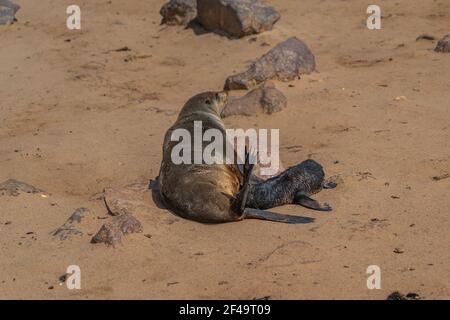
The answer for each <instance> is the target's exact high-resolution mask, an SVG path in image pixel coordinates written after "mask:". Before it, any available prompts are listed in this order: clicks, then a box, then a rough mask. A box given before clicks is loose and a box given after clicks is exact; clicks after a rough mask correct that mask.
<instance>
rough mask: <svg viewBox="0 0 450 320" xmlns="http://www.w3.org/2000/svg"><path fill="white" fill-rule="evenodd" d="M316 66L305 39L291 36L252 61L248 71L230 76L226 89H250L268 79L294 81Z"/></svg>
mask: <svg viewBox="0 0 450 320" xmlns="http://www.w3.org/2000/svg"><path fill="white" fill-rule="evenodd" d="M315 68H316V62H315V58H314V55H313V54H312V52H311V50H310V49H309V48H308V47H307V46H306V44H305V43H304V42H303V41H301V40H299V39H297V38H296V37H291V38H289V39H287V40H286V41H283V42H281V43H279V44H277V45H276V46H275V47H274V48H273V49H271V50H270V51H269V52H267V53H266V54H265V55H263V56H262V57H261V58H260V59H258V60H257V61H256V62H254V63H252V64H251V66H250V68H249V69H248V70H247V71H245V72H243V73H239V74H236V75H233V76H230V77H228V78H227V80H226V82H225V90H239V89H250V88H253V87H255V86H256V85H258V84H260V83H262V82H264V81H266V80H268V79H277V80H280V81H285V82H287V81H292V80H294V79H296V78H299V77H300V75H301V74H309V73H311V72H313V71H314V70H315Z"/></svg>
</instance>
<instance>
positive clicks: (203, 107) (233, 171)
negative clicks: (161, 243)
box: [157, 92, 331, 223]
mask: <svg viewBox="0 0 450 320" xmlns="http://www.w3.org/2000/svg"><path fill="white" fill-rule="evenodd" d="M227 99H228V95H227V93H225V92H205V93H201V94H198V95H196V96H194V97H192V98H191V99H189V100H188V101H187V102H186V104H185V105H184V107H183V108H182V110H181V112H180V114H179V116H178V119H177V120H176V122H175V123H174V124H173V125H172V127H170V128H169V130H168V131H167V132H166V135H165V138H164V144H163V159H162V162H161V168H160V172H159V176H158V179H157V189H158V190H159V194H160V197H161V199H162V200H163V202H164V204H165V205H166V206H167V207H168V208H169V209H170V210H171V211H172V212H174V213H175V214H177V215H179V216H181V217H184V218H186V219H190V220H195V221H199V222H204V223H222V222H232V221H240V220H242V219H249V218H254V219H262V220H270V221H276V222H285V223H309V222H312V221H314V219H313V218H309V217H299V216H293V215H285V214H279V213H274V212H269V211H264V210H261V209H268V208H271V207H275V206H279V205H283V204H288V203H298V204H302V205H304V206H307V207H312V208H314V209H318V210H331V208H329V207H328V206H320V205H319V204H318V203H317V202H315V201H314V200H312V199H310V198H309V197H308V196H309V195H310V194H312V193H315V192H318V191H320V190H321V189H322V187H323V181H324V173H323V170H322V167H321V166H320V165H319V164H318V163H316V162H314V161H312V160H307V161H306V162H303V163H301V164H299V165H297V166H295V167H292V168H289V169H288V170H286V171H285V172H283V173H282V174H281V175H279V176H277V177H274V178H272V179H269V180H267V181H263V180H256V179H257V178H256V177H255V176H254V175H252V170H253V165H252V164H250V163H249V154H248V153H247V155H246V161H245V164H244V166H243V170H240V169H239V166H238V165H237V164H226V162H225V161H223V164H218V163H214V164H206V163H204V162H202V163H201V164H184V163H182V164H174V163H173V161H172V158H171V155H172V149H173V148H174V146H175V145H177V144H178V143H179V142H178V141H171V136H172V133H173V132H174V130H176V129H185V130H187V131H188V132H189V133H190V134H191V136H193V135H194V121H201V122H202V134H203V133H204V132H205V131H206V130H208V129H217V130H219V131H220V132H221V133H222V134H223V137H225V135H226V132H225V126H224V123H223V122H222V119H221V118H220V112H221V110H222V109H223V107H224V106H225V105H226V103H227ZM225 143H226V142H225V139H224V148H223V149H224V150H226V147H225ZM208 144H209V142H205V141H202V150H196V149H195V145H194V144H191V159H194V154H195V153H196V152H197V153H199V152H202V151H203V149H204V148H205V147H206V146H207V145H208ZM224 159H225V158H224ZM235 159H237V157H236V156H235ZM241 171H243V172H241ZM294 189H295V190H294ZM287 191H289V192H287ZM294 191H295V192H294ZM266 196H267V197H266ZM310 203H312V205H309V206H308V204H310Z"/></svg>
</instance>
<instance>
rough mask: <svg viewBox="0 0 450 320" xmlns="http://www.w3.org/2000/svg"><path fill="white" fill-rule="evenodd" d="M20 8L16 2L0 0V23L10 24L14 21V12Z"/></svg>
mask: <svg viewBox="0 0 450 320" xmlns="http://www.w3.org/2000/svg"><path fill="white" fill-rule="evenodd" d="M19 9H20V6H19V5H18V4H15V3H12V2H11V1H9V0H0V25H2V24H12V23H14V21H16V17H15V15H16V12H17V11H18V10H19Z"/></svg>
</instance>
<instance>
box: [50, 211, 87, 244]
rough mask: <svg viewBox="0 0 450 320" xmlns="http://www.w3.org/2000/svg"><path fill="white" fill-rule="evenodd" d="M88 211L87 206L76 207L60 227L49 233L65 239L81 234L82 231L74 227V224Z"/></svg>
mask: <svg viewBox="0 0 450 320" xmlns="http://www.w3.org/2000/svg"><path fill="white" fill-rule="evenodd" d="M88 212H89V209H87V208H78V209H77V210H75V211H74V212H73V213H72V215H71V216H70V217H69V219H67V221H66V222H65V223H64V224H63V225H62V226H61V227H59V228H58V229H56V230H54V231H52V232H51V233H50V234H51V235H52V236H54V237H58V238H59V239H60V240H66V239H68V238H71V237H72V236H82V235H83V232H81V231H80V230H78V229H76V228H75V225H76V224H79V223H80V222H81V220H82V219H83V218H84V216H85V215H86V213H88Z"/></svg>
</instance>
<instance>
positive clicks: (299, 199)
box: [292, 193, 333, 211]
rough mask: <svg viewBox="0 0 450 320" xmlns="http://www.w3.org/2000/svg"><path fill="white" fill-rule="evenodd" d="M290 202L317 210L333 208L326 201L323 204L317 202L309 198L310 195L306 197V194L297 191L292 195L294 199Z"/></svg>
mask: <svg viewBox="0 0 450 320" xmlns="http://www.w3.org/2000/svg"><path fill="white" fill-rule="evenodd" d="M292 203H293V204H299V205H301V206H303V207H305V208H308V209H313V210H317V211H331V210H333V209H332V208H331V207H330V205H329V204H328V203H324V204H323V205H321V204H320V203H319V202H317V201H316V200H314V199H311V198H310V197H308V196H307V195H305V194H303V193H297V194H296V195H295V196H294V201H293V202H292Z"/></svg>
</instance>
